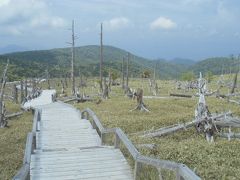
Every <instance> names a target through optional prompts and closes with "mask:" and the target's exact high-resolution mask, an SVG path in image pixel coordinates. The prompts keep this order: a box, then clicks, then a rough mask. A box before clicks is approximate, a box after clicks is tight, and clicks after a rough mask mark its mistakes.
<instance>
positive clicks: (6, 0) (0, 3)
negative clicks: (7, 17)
mask: <svg viewBox="0 0 240 180" xmlns="http://www.w3.org/2000/svg"><path fill="white" fill-rule="evenodd" d="M9 2H10V0H0V7H1V6H6V5H8V4H9Z"/></svg>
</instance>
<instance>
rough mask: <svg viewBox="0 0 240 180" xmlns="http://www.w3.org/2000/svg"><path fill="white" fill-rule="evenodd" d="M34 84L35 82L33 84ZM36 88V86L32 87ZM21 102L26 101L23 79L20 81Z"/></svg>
mask: <svg viewBox="0 0 240 180" xmlns="http://www.w3.org/2000/svg"><path fill="white" fill-rule="evenodd" d="M33 85H34V84H33ZM32 88H33V89H34V87H32ZM20 95H21V96H20V98H21V99H20V102H21V103H22V102H24V92H23V81H22V80H21V81H20Z"/></svg>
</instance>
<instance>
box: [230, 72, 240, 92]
mask: <svg viewBox="0 0 240 180" xmlns="http://www.w3.org/2000/svg"><path fill="white" fill-rule="evenodd" d="M238 72H239V70H238V71H237V72H236V74H235V76H234V78H233V85H232V89H231V94H233V93H234V92H235V89H236V87H237V77H238Z"/></svg>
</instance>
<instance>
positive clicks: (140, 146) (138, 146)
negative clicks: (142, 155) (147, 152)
mask: <svg viewBox="0 0 240 180" xmlns="http://www.w3.org/2000/svg"><path fill="white" fill-rule="evenodd" d="M136 146H137V148H147V149H151V150H152V149H155V148H156V147H157V145H156V144H137V145H136Z"/></svg>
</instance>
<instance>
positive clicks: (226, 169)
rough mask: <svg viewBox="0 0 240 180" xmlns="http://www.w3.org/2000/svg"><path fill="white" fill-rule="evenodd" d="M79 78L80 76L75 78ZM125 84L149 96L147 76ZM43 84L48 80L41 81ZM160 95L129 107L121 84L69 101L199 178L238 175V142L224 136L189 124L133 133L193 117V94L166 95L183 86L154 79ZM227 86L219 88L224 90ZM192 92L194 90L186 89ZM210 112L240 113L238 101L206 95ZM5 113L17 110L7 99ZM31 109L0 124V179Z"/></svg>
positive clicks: (16, 164) (10, 169)
mask: <svg viewBox="0 0 240 180" xmlns="http://www.w3.org/2000/svg"><path fill="white" fill-rule="evenodd" d="M216 81H217V79H216V78H215V79H214V81H213V82H212V83H211V84H210V85H209V88H210V89H213V90H214V89H216V88H217V85H216ZM76 82H79V79H77V80H76ZM87 82H88V87H87V88H84V89H80V92H85V93H86V94H87V95H91V94H97V93H98V88H93V87H92V86H93V85H94V83H95V82H96V80H94V79H89V80H88V81H87ZM57 84H60V83H59V80H58V79H55V80H52V81H51V86H52V87H53V88H56V89H57V92H58V94H59V93H60V91H61V85H57ZM129 84H130V87H132V88H135V89H136V88H138V87H140V88H143V90H144V95H146V96H148V95H152V94H151V92H150V91H149V89H148V81H147V80H141V79H131V81H130V83H129ZM41 86H42V88H43V89H44V88H46V87H47V84H46V83H43V84H42V85H41ZM158 86H159V87H160V89H159V94H158V96H161V97H163V98H161V99H144V103H145V104H146V105H147V108H148V109H149V110H150V112H149V113H146V112H139V111H133V112H131V111H130V110H132V109H134V108H135V106H136V100H131V99H129V98H128V97H126V96H125V95H124V93H123V90H122V88H121V86H113V87H112V91H111V93H110V98H109V99H108V100H102V102H101V103H100V104H96V103H95V102H96V100H97V99H98V98H97V97H96V98H94V101H93V102H85V103H73V105H74V106H75V107H77V108H79V109H80V110H83V109H85V108H87V107H89V108H91V109H92V110H93V111H94V112H95V113H96V115H97V116H98V117H99V119H100V120H101V122H102V123H103V125H104V126H105V127H108V128H111V127H120V128H121V129H122V130H123V131H124V132H125V133H126V134H127V135H128V137H129V138H130V139H131V140H132V142H133V143H134V145H135V146H137V145H139V144H155V145H156V148H155V149H148V148H138V149H139V151H140V152H141V153H142V154H144V155H148V156H151V157H156V158H159V159H165V160H172V161H176V162H179V163H184V164H186V165H187V166H189V167H190V168H191V169H194V170H195V172H196V173H197V174H198V175H199V176H200V177H202V178H203V179H231V180H232V179H239V177H240V170H239V169H240V157H239V154H238V152H239V149H240V141H239V140H231V141H227V140H226V139H222V138H218V137H216V138H215V142H214V143H212V144H209V143H208V142H207V141H206V140H205V138H204V136H203V135H202V134H198V133H197V132H196V131H195V129H194V128H191V129H188V130H184V131H181V132H177V133H175V134H172V135H168V136H165V137H160V138H142V137H139V136H137V135H135V134H134V133H136V132H142V131H146V130H150V129H157V128H160V127H164V126H168V125H173V124H176V123H181V122H188V121H191V120H192V119H193V118H194V110H195V108H196V104H197V102H198V97H193V98H176V97H169V93H171V92H173V93H184V91H183V90H176V88H175V82H174V81H160V80H159V81H158ZM70 87H71V84H70V83H69V82H68V88H67V94H68V95H70V94H71V93H70V92H71V88H70ZM227 91H228V89H227V88H224V89H223V90H221V93H226V92H227ZM187 93H188V94H195V93H196V90H191V91H190V92H187ZM206 101H207V104H208V106H209V110H210V111H211V112H226V111H228V110H231V111H232V112H233V114H234V115H236V116H240V110H239V106H238V105H235V104H232V103H228V102H227V101H226V100H223V99H217V98H215V97H206ZM6 107H7V110H8V111H9V112H16V111H18V110H19V108H20V107H19V106H18V105H14V104H13V103H11V102H7V104H6ZM32 118H33V116H32V114H31V113H30V112H28V113H24V115H23V116H20V117H18V118H16V119H13V120H10V121H9V127H8V128H5V129H0V154H1V156H0V179H11V177H12V176H13V175H14V174H15V173H16V172H17V170H18V169H19V168H20V166H21V163H22V159H23V152H24V148H25V141H26V137H27V133H28V132H29V131H31V125H32Z"/></svg>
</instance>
